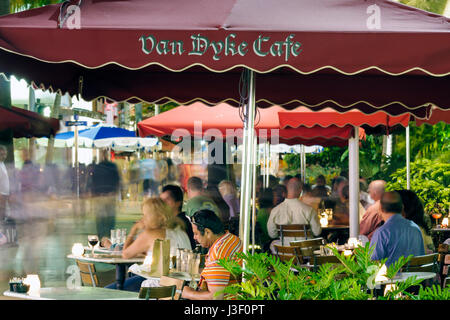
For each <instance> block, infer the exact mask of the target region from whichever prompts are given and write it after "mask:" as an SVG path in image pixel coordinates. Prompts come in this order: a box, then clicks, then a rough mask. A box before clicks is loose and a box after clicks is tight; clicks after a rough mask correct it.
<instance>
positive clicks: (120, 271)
mask: <svg viewBox="0 0 450 320" xmlns="http://www.w3.org/2000/svg"><path fill="white" fill-rule="evenodd" d="M126 271H127V265H126V264H117V265H116V288H117V290H123V283H124V282H125V276H126Z"/></svg>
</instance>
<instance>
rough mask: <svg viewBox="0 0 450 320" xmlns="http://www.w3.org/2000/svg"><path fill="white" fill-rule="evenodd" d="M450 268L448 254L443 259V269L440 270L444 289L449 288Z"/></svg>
mask: <svg viewBox="0 0 450 320" xmlns="http://www.w3.org/2000/svg"><path fill="white" fill-rule="evenodd" d="M449 267H450V254H446V255H444V256H443V258H442V263H441V268H440V270H439V277H440V280H441V286H442V289H444V288H445V287H446V286H447V283H449V281H450V277H449V275H448V269H449Z"/></svg>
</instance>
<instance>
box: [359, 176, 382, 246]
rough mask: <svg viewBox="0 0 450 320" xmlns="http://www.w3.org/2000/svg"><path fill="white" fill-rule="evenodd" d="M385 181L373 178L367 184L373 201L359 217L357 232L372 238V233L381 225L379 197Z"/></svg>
mask: <svg viewBox="0 0 450 320" xmlns="http://www.w3.org/2000/svg"><path fill="white" fill-rule="evenodd" d="M385 186H386V181H384V180H375V181H372V182H371V183H370V184H369V190H368V191H369V195H370V198H371V199H373V200H374V201H375V203H374V204H373V205H371V206H369V207H368V208H367V210H366V212H365V213H364V215H363V216H362V218H361V221H360V224H359V233H360V234H362V235H364V236H366V237H367V238H369V240H370V239H372V236H373V233H374V232H375V230H376V229H377V228H379V227H380V226H382V225H383V219H381V214H380V199H381V196H382V195H383V193H384V188H385Z"/></svg>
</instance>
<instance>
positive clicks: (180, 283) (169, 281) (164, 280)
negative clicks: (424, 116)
mask: <svg viewBox="0 0 450 320" xmlns="http://www.w3.org/2000/svg"><path fill="white" fill-rule="evenodd" d="M159 285H160V286H173V285H175V286H176V293H175V295H174V298H173V300H180V298H181V293H182V292H183V288H184V286H185V285H186V281H185V280H183V279H176V278H172V277H168V276H161V278H160V279H159ZM161 300H164V299H161Z"/></svg>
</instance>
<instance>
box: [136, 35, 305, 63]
mask: <svg viewBox="0 0 450 320" xmlns="http://www.w3.org/2000/svg"><path fill="white" fill-rule="evenodd" d="M294 37H295V35H294V34H290V35H289V36H287V37H286V39H285V40H284V41H272V42H271V41H270V37H265V36H262V35H259V36H258V38H257V39H256V40H255V41H253V45H252V46H251V48H252V50H253V52H254V53H255V54H256V55H257V56H259V57H265V56H267V55H271V56H274V57H277V56H278V57H281V56H284V60H285V61H288V60H289V58H290V57H291V56H294V57H297V56H298V55H299V54H300V53H301V52H302V50H303V49H302V44H301V43H300V42H297V41H294V40H293V38H294ZM235 38H236V35H235V34H234V33H231V34H229V35H228V36H227V37H226V38H225V39H224V41H211V40H209V39H208V38H207V37H205V36H202V35H200V34H195V35H191V39H192V48H191V49H190V51H189V52H188V53H187V55H197V56H202V55H204V54H205V53H206V52H207V51H210V52H211V51H212V52H213V53H214V55H213V59H214V60H220V59H221V58H222V57H223V55H225V56H230V55H231V56H234V55H236V54H238V55H241V56H245V55H246V54H247V53H248V50H249V45H248V43H247V42H245V41H241V42H237V41H235ZM139 41H141V44H142V52H144V53H145V54H151V53H152V52H153V51H155V52H156V53H157V54H159V55H167V54H172V55H176V54H178V55H182V54H183V53H185V52H186V50H185V48H184V42H183V41H181V40H158V39H156V37H155V36H154V35H148V36H141V37H140V38H139Z"/></svg>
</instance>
